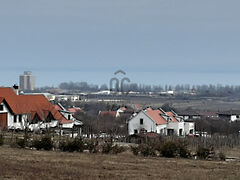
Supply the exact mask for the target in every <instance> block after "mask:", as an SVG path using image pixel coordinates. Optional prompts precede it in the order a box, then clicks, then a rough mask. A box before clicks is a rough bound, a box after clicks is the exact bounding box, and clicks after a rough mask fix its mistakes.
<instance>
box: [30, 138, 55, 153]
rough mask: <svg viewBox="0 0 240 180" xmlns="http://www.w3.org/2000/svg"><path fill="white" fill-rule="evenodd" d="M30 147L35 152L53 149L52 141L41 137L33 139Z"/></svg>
mask: <svg viewBox="0 0 240 180" xmlns="http://www.w3.org/2000/svg"><path fill="white" fill-rule="evenodd" d="M32 146H33V147H35V148H36V149H37V150H40V149H44V150H47V151H49V150H51V149H52V148H53V141H52V139H51V137H50V136H43V137H42V138H41V139H34V140H33V143H32Z"/></svg>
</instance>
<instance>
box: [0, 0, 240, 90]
mask: <svg viewBox="0 0 240 180" xmlns="http://www.w3.org/2000/svg"><path fill="white" fill-rule="evenodd" d="M239 7H240V1H239V0H201V1H200V0H38V1H33V0H21V1H19V0H0V61H1V66H0V86H11V85H12V84H14V83H18V81H19V80H18V78H19V75H20V74H22V73H23V71H26V70H30V71H32V72H33V74H34V75H35V76H36V86H37V87H40V86H45V85H48V86H57V85H58V84H59V83H61V82H69V81H73V82H77V81H78V82H80V81H87V82H89V83H93V84H99V85H100V84H104V83H106V84H108V83H109V80H110V79H111V78H112V77H114V72H115V71H116V70H118V69H122V70H124V71H125V72H126V73H127V74H126V76H127V77H128V78H129V79H130V80H131V82H134V83H139V84H154V85H164V84H172V85H174V84H210V83H211V84H223V85H224V84H233V85H240V78H239V77H240V72H239V69H240V11H239Z"/></svg>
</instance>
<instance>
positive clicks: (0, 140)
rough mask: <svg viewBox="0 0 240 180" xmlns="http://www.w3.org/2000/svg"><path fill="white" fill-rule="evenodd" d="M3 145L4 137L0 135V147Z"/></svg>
mask: <svg viewBox="0 0 240 180" xmlns="http://www.w3.org/2000/svg"><path fill="white" fill-rule="evenodd" d="M3 143H4V136H3V134H0V146H2V145H3Z"/></svg>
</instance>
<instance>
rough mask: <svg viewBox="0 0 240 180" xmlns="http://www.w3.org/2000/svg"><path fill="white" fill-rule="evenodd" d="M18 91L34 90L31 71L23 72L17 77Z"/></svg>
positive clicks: (33, 78)
mask: <svg viewBox="0 0 240 180" xmlns="http://www.w3.org/2000/svg"><path fill="white" fill-rule="evenodd" d="M19 84H20V90H31V91H32V90H34V89H35V76H33V75H32V72H31V71H24V73H23V75H20V76H19Z"/></svg>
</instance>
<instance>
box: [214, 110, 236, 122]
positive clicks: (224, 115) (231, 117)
mask: <svg viewBox="0 0 240 180" xmlns="http://www.w3.org/2000/svg"><path fill="white" fill-rule="evenodd" d="M218 116H219V118H221V119H224V120H226V121H229V122H234V121H240V111H238V110H230V111H224V112H219V113H218Z"/></svg>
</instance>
